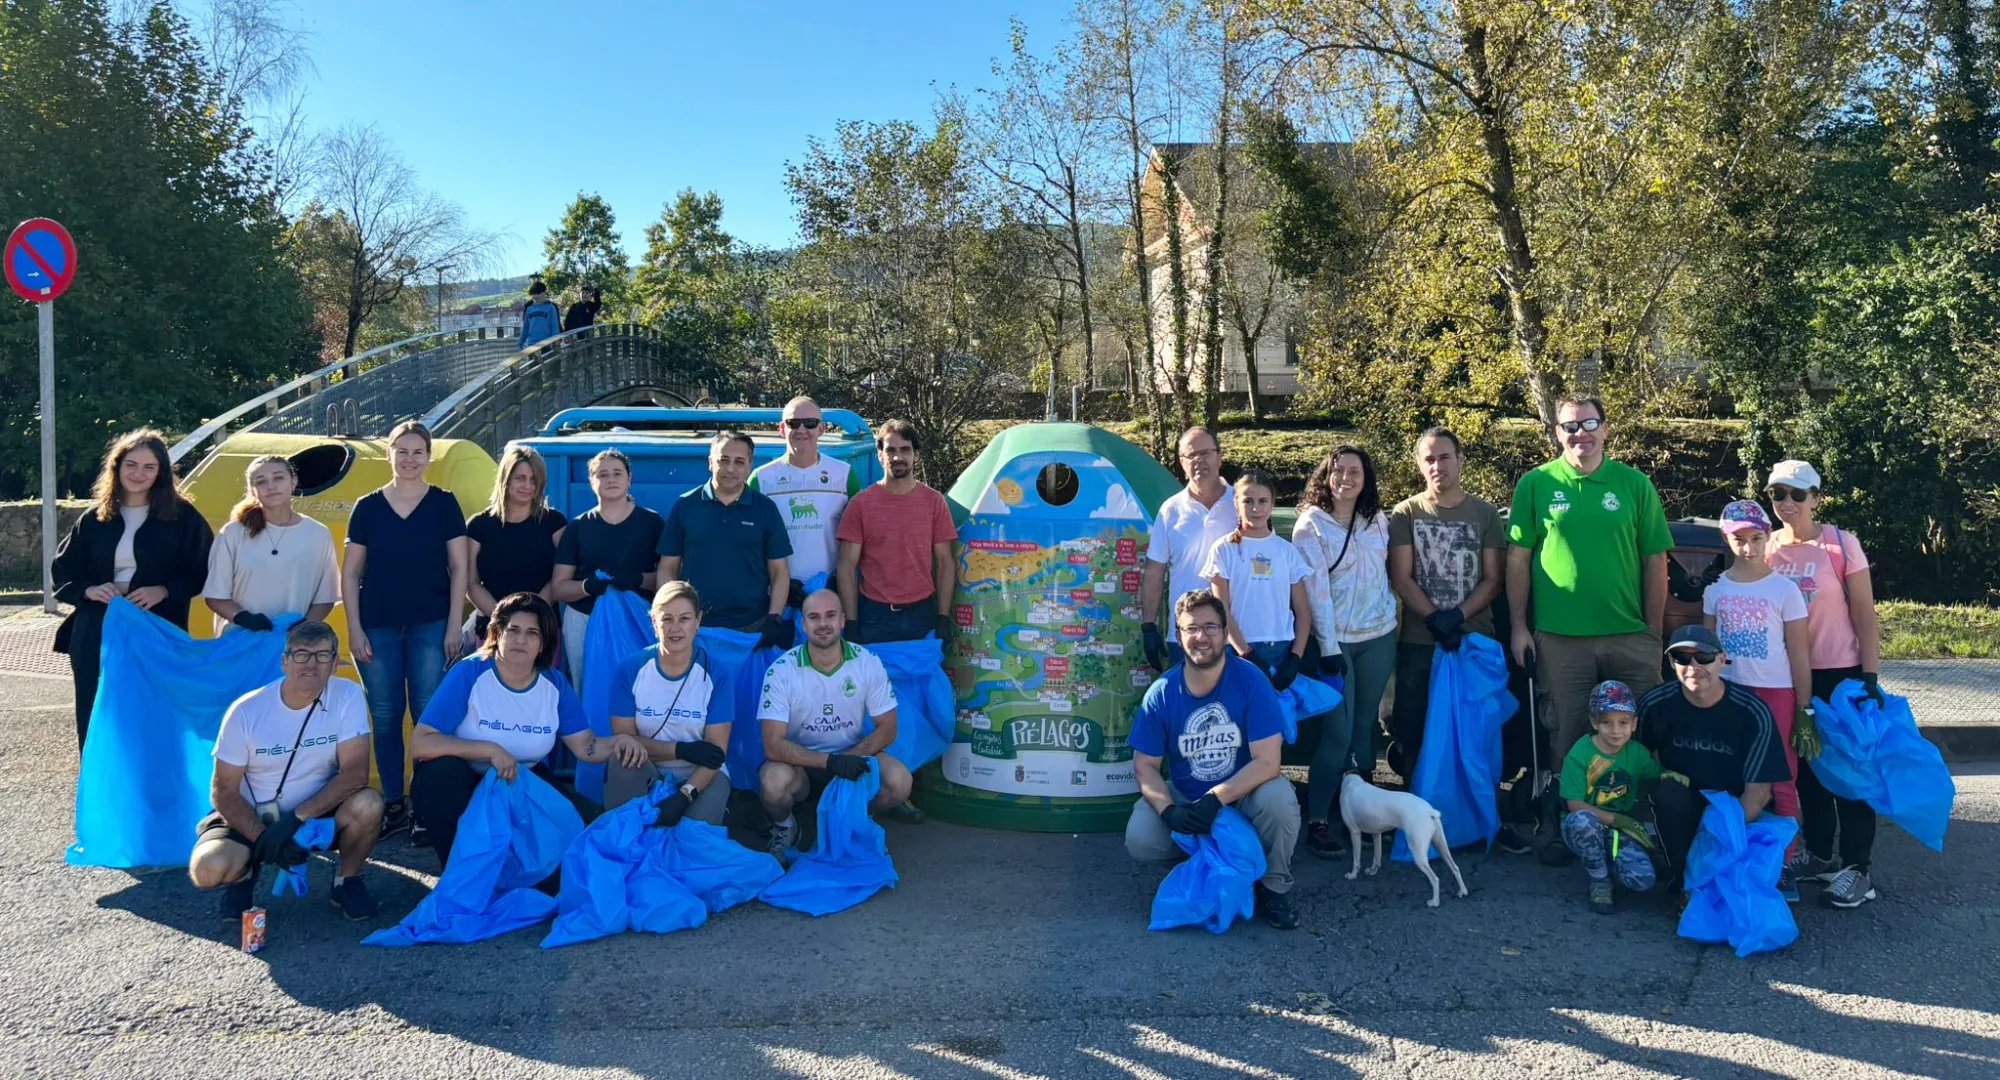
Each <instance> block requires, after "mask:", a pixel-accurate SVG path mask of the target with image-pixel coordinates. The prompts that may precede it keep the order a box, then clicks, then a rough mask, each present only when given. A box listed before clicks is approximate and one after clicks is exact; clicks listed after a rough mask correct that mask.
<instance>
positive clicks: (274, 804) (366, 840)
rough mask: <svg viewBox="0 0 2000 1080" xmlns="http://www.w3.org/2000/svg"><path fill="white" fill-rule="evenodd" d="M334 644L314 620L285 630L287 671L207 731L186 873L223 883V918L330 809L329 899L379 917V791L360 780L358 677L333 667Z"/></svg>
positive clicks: (364, 760)
mask: <svg viewBox="0 0 2000 1080" xmlns="http://www.w3.org/2000/svg"><path fill="white" fill-rule="evenodd" d="M339 659H340V643H339V641H337V640H336V639H335V638H334V636H333V628H332V627H331V626H328V625H327V624H325V623H323V622H320V621H318V620H317V619H308V620H305V621H303V622H299V623H295V624H293V626H292V628H291V629H290V630H288V631H286V632H285V655H284V662H283V669H284V673H285V674H284V677H283V678H281V679H279V680H278V681H276V682H274V683H271V684H270V685H268V686H265V687H262V688H260V689H257V690H252V691H251V692H249V693H247V694H245V695H243V696H242V697H240V698H237V699H236V702H235V704H233V705H231V706H229V711H228V712H227V713H225V714H223V717H222V730H221V731H220V732H219V733H217V735H216V737H215V773H214V776H213V778H212V779H211V780H210V781H209V798H210V799H211V800H213V802H214V806H215V809H214V811H213V812H211V813H210V814H209V815H208V816H207V817H205V818H202V819H201V824H200V825H198V826H196V839H195V846H194V855H193V856H192V857H191V858H189V860H188V876H189V877H191V878H193V879H194V884H195V887H196V888H198V889H215V888H221V889H222V890H223V893H222V904H221V914H222V917H223V918H226V919H233V918H236V917H238V916H240V915H241V914H242V913H243V910H244V909H245V908H248V907H250V906H251V903H252V901H253V899H254V896H255V893H256V890H257V872H258V870H259V869H260V868H261V867H262V866H263V865H264V864H265V863H272V864H274V865H277V866H280V867H284V866H295V865H297V864H299V863H301V862H304V861H305V857H306V853H305V851H304V849H302V848H301V847H299V845H297V844H296V843H294V842H293V841H292V834H294V833H296V832H297V831H298V828H299V825H300V824H301V823H302V822H307V821H311V820H312V819H314V818H322V817H329V816H331V817H332V818H333V824H334V840H333V842H334V846H335V847H336V848H338V849H339V850H340V868H339V872H338V873H336V874H335V875H334V878H333V906H335V907H337V908H339V909H340V910H341V911H342V912H343V913H345V914H346V915H347V917H348V918H350V919H372V918H374V917H375V913H376V907H375V898H374V897H372V896H370V895H369V894H368V888H367V886H365V885H363V884H362V883H361V867H362V866H363V865H364V864H366V863H367V862H368V853H369V852H370V851H371V850H373V849H374V847H375V838H376V836H377V835H378V834H379V832H380V831H381V827H382V795H381V793H380V792H378V791H376V790H375V789H374V788H371V787H369V786H368V746H369V742H368V703H367V699H366V698H365V697H364V696H363V693H362V690H361V687H360V685H358V684H356V683H353V682H350V681H348V680H346V679H335V678H333V670H334V666H335V665H336V664H337V663H338V662H339Z"/></svg>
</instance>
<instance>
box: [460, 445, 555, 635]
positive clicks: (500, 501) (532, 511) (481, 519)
mask: <svg viewBox="0 0 2000 1080" xmlns="http://www.w3.org/2000/svg"><path fill="white" fill-rule="evenodd" d="M548 484H549V467H548V465H547V464H545V463H544V462H543V461H542V455H541V454H539V453H536V452H535V448H534V447H532V446H521V445H518V444H517V445H513V446H509V447H508V448H507V450H506V452H505V453H503V454H501V455H500V467H499V469H497V470H495V471H494V474H493V494H492V496H491V497H490V498H488V499H487V501H486V509H484V510H481V511H480V512H479V513H477V514H474V515H472V518H471V519H470V520H468V521H467V522H466V523H465V540H466V545H467V549H468V551H469V553H470V556H471V559H472V588H471V590H470V593H471V597H470V598H471V600H472V607H473V610H474V611H475V612H476V613H477V614H476V615H475V616H474V618H473V620H472V638H473V640H474V641H484V640H486V622H487V620H488V618H490V617H491V616H492V614H493V605H495V604H498V603H499V602H500V598H501V597H503V596H512V595H514V594H515V593H517V592H529V593H534V594H535V595H536V596H539V597H541V598H542V599H544V600H547V601H548V602H550V603H552V604H553V603H555V599H556V598H555V576H556V545H558V544H560V543H562V537H563V529H564V527H566V526H567V525H568V524H569V521H568V519H566V518H564V517H563V515H562V511H560V510H557V509H555V508H554V507H552V506H550V505H549V500H548Z"/></svg>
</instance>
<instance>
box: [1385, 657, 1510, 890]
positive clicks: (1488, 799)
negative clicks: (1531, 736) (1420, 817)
mask: <svg viewBox="0 0 2000 1080" xmlns="http://www.w3.org/2000/svg"><path fill="white" fill-rule="evenodd" d="M1431 652H1432V660H1431V694H1430V705H1429V708H1428V710H1427V711H1426V712H1425V714H1424V747H1423V749H1422V750H1421V751H1419V752H1418V753H1417V766H1416V768H1415V769H1414V770H1412V771H1413V773H1414V775H1412V776H1411V777H1410V790H1411V791H1412V792H1415V793H1416V794H1417V795H1419V796H1421V797H1422V798H1423V800H1424V801H1425V802H1427V803H1430V804H1431V808H1432V809H1434V810H1436V811H1437V812H1438V816H1439V817H1440V818H1441V819H1443V822H1444V835H1445V841H1446V842H1447V843H1448V844H1450V845H1451V846H1453V847H1457V846H1459V845H1462V844H1470V843H1473V842H1475V841H1485V842H1486V843H1488V844H1491V843H1492V842H1493V837H1494V836H1495V834H1497V833H1499V831H1500V808H1499V805H1498V790H1499V788H1498V785H1499V783H1500V728H1501V726H1502V725H1504V724H1505V723H1506V722H1507V721H1508V720H1509V719H1511V718H1512V717H1513V715H1514V713H1515V712H1516V711H1517V710H1519V709H1520V707H1521V706H1520V703H1519V702H1517V701H1515V700H1514V695H1513V693H1512V692H1510V691H1509V690H1508V689H1507V654H1506V653H1505V652H1503V651H1502V650H1501V648H1500V643H1499V642H1497V641H1495V640H1493V639H1492V638H1490V637H1487V636H1486V635H1484V634H1467V635H1465V640H1464V641H1463V642H1462V643H1461V644H1460V645H1459V647H1458V650H1457V651H1456V652H1450V651H1446V650H1445V648H1444V647H1443V646H1438V645H1434V646H1432V647H1431ZM1390 858H1391V859H1393V860H1396V861H1398V862H1410V861H1411V858H1410V844H1409V841H1408V840H1406V839H1405V838H1404V837H1403V834H1402V832H1401V831H1400V830H1398V831H1397V833H1396V846H1395V848H1394V850H1393V851H1392V852H1391V853H1390Z"/></svg>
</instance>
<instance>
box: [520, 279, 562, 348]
mask: <svg viewBox="0 0 2000 1080" xmlns="http://www.w3.org/2000/svg"><path fill="white" fill-rule="evenodd" d="M562 329H563V327H562V309H560V308H558V307H556V305H555V302H554V301H552V300H550V299H549V287H548V286H547V285H544V284H542V283H541V282H539V281H537V282H535V283H534V284H533V285H530V286H528V304H527V306H526V307H523V308H522V309H521V339H520V340H519V341H518V342H516V343H515V344H514V348H515V349H517V350H519V349H525V348H527V347H528V346H530V345H533V344H534V343H536V342H538V341H547V340H548V339H550V338H552V337H555V336H556V335H557V334H560V333H562Z"/></svg>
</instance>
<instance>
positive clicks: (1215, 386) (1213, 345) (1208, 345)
mask: <svg viewBox="0 0 2000 1080" xmlns="http://www.w3.org/2000/svg"><path fill="white" fill-rule="evenodd" d="M1222 42H1223V44H1222V50H1223V51H1222V92H1221V101H1220V105H1219V107H1218V108H1217V110H1216V122H1215V216H1214V218H1213V219H1212V220H1211V221H1210V223H1209V229H1208V257H1207V259H1206V260H1205V262H1206V265H1205V266H1204V267H1203V270H1202V273H1203V274H1204V276H1206V278H1207V279H1208V280H1206V281H1204V282H1202V320H1203V326H1202V331H1203V333H1202V343H1201V344H1202V365H1201V384H1202V385H1201V400H1202V421H1203V423H1205V424H1206V425H1207V426H1208V427H1209V428H1210V429H1211V430H1212V429H1214V428H1215V427H1216V426H1217V424H1218V422H1220V421H1221V419H1222V287H1223V283H1222V276H1223V268H1222V247H1223V243H1224V241H1225V240H1226V239H1227V237H1228V235H1229V98H1230V93H1229V88H1230V86H1231V85H1232V84H1231V80H1232V79H1234V78H1235V75H1234V72H1233V65H1231V63H1230V60H1229V24H1228V23H1227V21H1225V22H1224V23H1223V27H1222Z"/></svg>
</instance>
